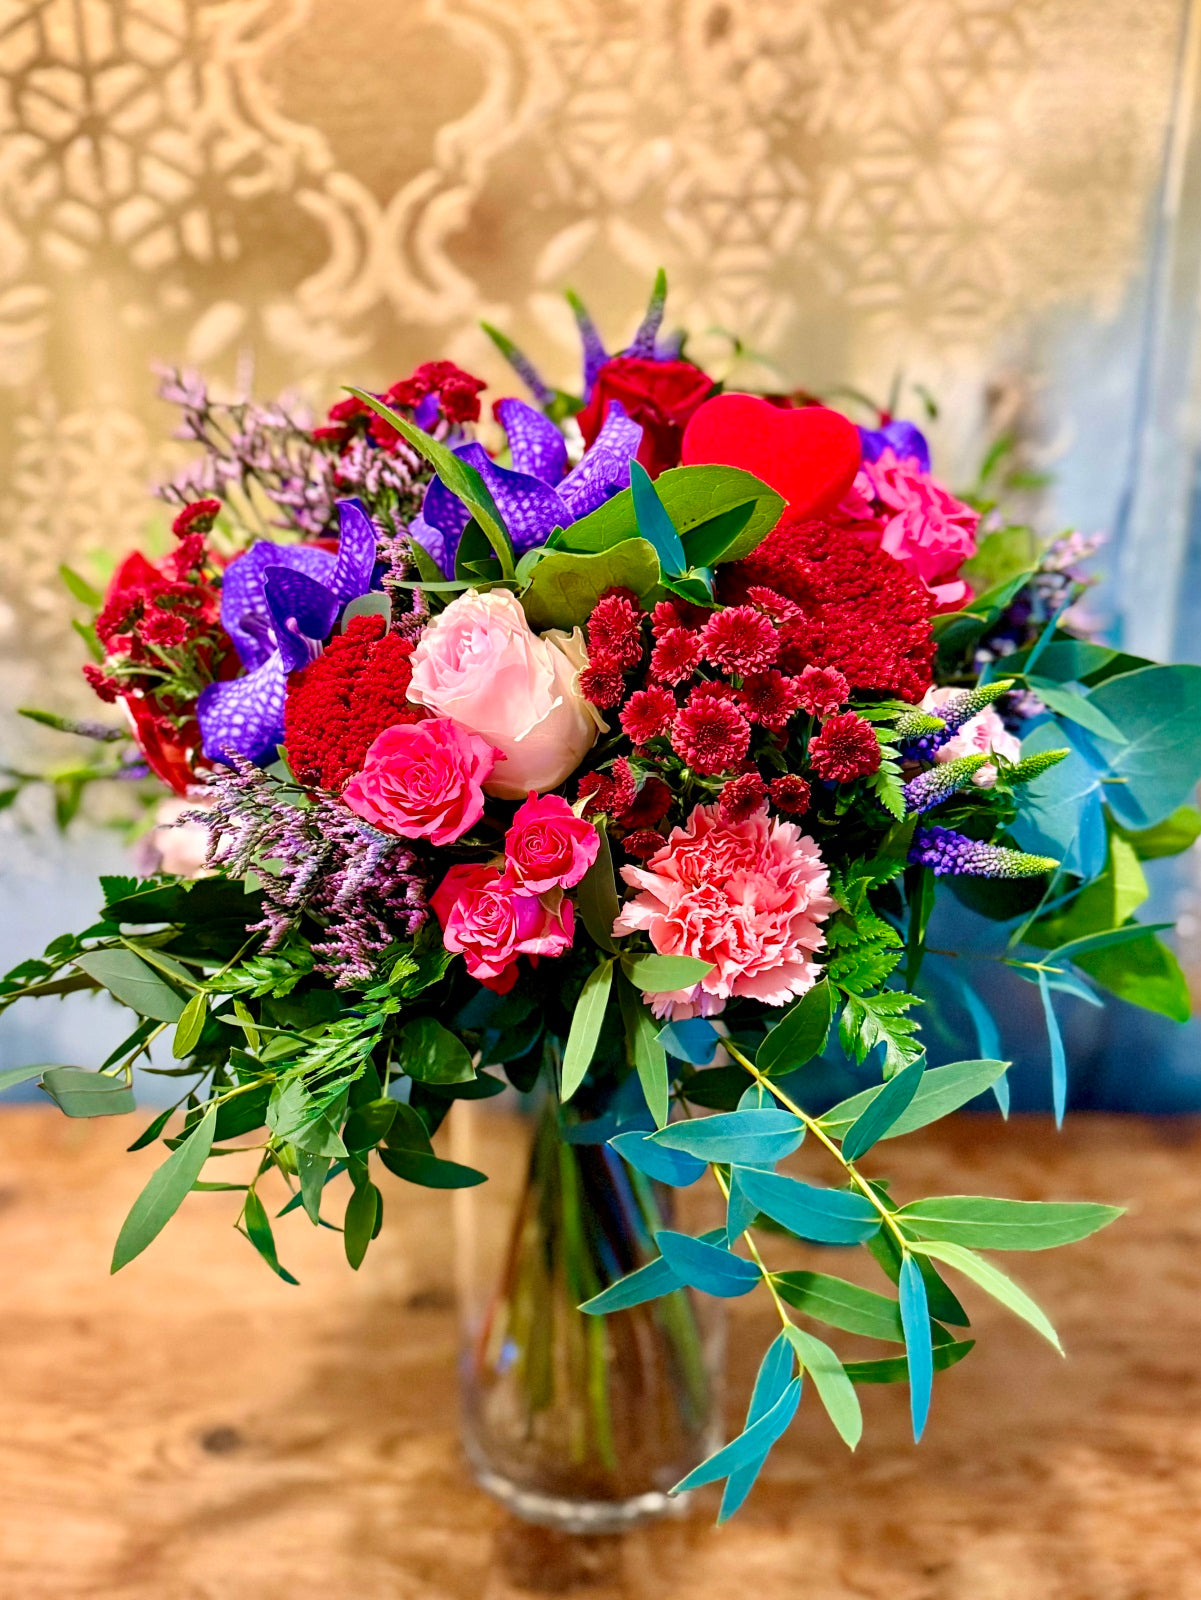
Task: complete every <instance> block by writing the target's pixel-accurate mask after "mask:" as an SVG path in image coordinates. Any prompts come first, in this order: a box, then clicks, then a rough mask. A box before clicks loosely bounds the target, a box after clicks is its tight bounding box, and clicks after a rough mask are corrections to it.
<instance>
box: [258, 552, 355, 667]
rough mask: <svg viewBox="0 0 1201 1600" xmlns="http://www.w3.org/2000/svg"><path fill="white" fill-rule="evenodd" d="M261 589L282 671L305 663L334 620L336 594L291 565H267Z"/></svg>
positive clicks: (317, 650)
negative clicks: (265, 599) (265, 576)
mask: <svg viewBox="0 0 1201 1600" xmlns="http://www.w3.org/2000/svg"><path fill="white" fill-rule="evenodd" d="M263 590H264V593H265V594H266V597H267V610H268V611H269V612H270V614H271V624H272V630H273V632H274V634H275V638H276V641H277V643H278V646H279V656H280V660H281V661H282V662H283V664H284V671H285V672H295V671H296V670H297V668H298V667H306V666H308V664H309V662H310V661H315V660H316V659H317V657H318V656H319V655H320V654H321V646H322V645H323V644H324V642H325V640H326V639H327V638H328V637H329V635H330V632H331V631H332V629H333V626H334V623H335V622H336V621H337V620H338V612H339V611H340V610H341V609H342V606H341V602H340V601H339V599H338V597H337V595H336V594H334V592H333V590H332V589H327V588H326V586H325V585H324V584H323V583H317V582H316V581H315V580H314V579H313V578H306V577H305V575H304V573H303V572H297V571H296V569H295V568H294V567H268V569H267V578H266V581H265V583H264V584H263Z"/></svg>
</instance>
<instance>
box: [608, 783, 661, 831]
mask: <svg viewBox="0 0 1201 1600" xmlns="http://www.w3.org/2000/svg"><path fill="white" fill-rule="evenodd" d="M674 799H675V796H674V795H673V794H672V792H671V790H670V789H669V788H668V786H667V784H665V783H664V782H663V779H662V778H656V777H654V776H653V775H652V776H650V777H647V778H643V780H642V786H641V788H640V789H639V790H638V793H637V794H636V795H635V796H634V798H633V800H632V801H631V802H630V804H629V805H628V806H626V808H625V810H624V811H622V812H620V813H619V815H618V817H617V821H618V822H619V823H620V824H621V826H622V827H623V828H633V829H635V830H638V829H640V828H653V827H655V826H656V824H658V823H660V822H662V820H663V818H664V817H665V816H666V815H667V813H668V812H669V811H670V810H671V807H672V801H673V800H674Z"/></svg>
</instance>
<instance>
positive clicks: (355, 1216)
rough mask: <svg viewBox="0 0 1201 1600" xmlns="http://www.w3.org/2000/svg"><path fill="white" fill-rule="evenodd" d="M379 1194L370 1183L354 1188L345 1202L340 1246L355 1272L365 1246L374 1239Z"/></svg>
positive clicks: (359, 1264) (361, 1259)
mask: <svg viewBox="0 0 1201 1600" xmlns="http://www.w3.org/2000/svg"><path fill="white" fill-rule="evenodd" d="M380 1200H381V1196H380V1192H379V1190H378V1189H377V1188H376V1187H375V1185H374V1184H373V1183H371V1182H367V1183H363V1184H361V1185H359V1186H356V1187H355V1188H354V1189H352V1190H351V1192H350V1199H349V1200H348V1201H347V1202H346V1217H345V1222H344V1225H343V1230H342V1244H343V1247H344V1249H345V1251H346V1259H347V1261H349V1262H350V1264H351V1266H352V1267H353V1268H354V1270H355V1271H356V1272H357V1271H358V1270H359V1268H360V1267H361V1266H362V1265H363V1257H364V1256H365V1255H366V1254H367V1246H368V1245H369V1244H370V1243H371V1241H372V1239H373V1238H374V1237H375V1222H376V1218H377V1217H378V1216H379V1208H380Z"/></svg>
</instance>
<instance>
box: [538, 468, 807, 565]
mask: <svg viewBox="0 0 1201 1600" xmlns="http://www.w3.org/2000/svg"><path fill="white" fill-rule="evenodd" d="M655 492H656V494H657V495H658V497H659V500H660V501H661V503H662V505H663V508H664V510H665V511H666V512H667V515H668V516H669V517H670V518H671V520H672V523H673V525H674V527H675V528H676V530H677V531H678V533H679V534H680V537H681V539H682V541H683V545H684V553H685V556H686V558H687V561H688V565H689V566H691V567H710V566H713V565H715V564H716V563H717V562H719V561H740V560H741V559H742V557H743V556H747V555H749V554H750V553H751V551H752V550H753V549H754V548H755V546H756V545H758V544H759V543H760V542H761V540H762V539H763V538H764V537H765V536H766V535H767V534H768V533H770V532H771V530H772V528H774V527H775V525H776V523H777V522H779V520H780V516H781V514H782V512H783V510H784V501H783V500H782V499H781V497H780V496H779V495H778V494H777V493H776V492H775V490H774V489H769V488H768V486H767V485H766V484H765V483H762V482H761V481H760V480H759V479H758V478H756V477H754V476H752V474H751V473H749V472H743V471H742V470H741V468H739V467H721V466H695V467H672V468H671V469H669V470H668V471H667V472H661V473H660V474H659V476H658V477H657V478H656V479H655ZM748 505H749V506H750V508H751V509H750V513H749V515H748V517H747V520H746V522H745V523H744V524H743V525H742V527H741V529H740V530H739V531H738V532H737V534H732V535H731V536H730V538H729V542H728V543H726V544H724V545H723V546H721V547H720V548H719V549H716V550H715V548H714V546H715V544H716V543H717V541H716V540H715V539H714V537H713V534H712V530H709V531H708V532H707V531H706V530H707V527H708V525H709V524H711V523H712V522H713V521H714V520H715V519H716V518H718V517H720V516H722V515H724V514H725V513H726V512H730V511H733V510H734V509H735V508H736V507H739V506H748ZM637 528H638V523H637V518H636V517H635V515H634V496H633V494H632V492H631V491H630V490H629V489H623V490H622V491H621V493H620V494H616V495H613V496H612V498H611V499H609V500H606V501H605V503H604V505H602V506H598V507H597V509H596V510H595V511H592V512H589V514H588V515H587V516H586V517H581V518H580V520H579V521H578V522H573V523H572V524H571V526H570V527H569V528H565V529H563V531H562V533H561V534H560V535H559V536H558V538H557V539H556V543H557V544H558V545H559V547H560V548H561V549H564V550H607V549H609V548H610V547H611V546H612V545H615V544H619V543H620V542H621V541H622V540H623V539H629V538H631V537H632V536H633V535H634V534H635V533H636V532H637ZM694 529H695V530H697V535H696V540H695V542H694V540H693V538H692V537H691V535H692V532H693V530H694Z"/></svg>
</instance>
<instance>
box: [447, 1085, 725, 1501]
mask: <svg viewBox="0 0 1201 1600" xmlns="http://www.w3.org/2000/svg"><path fill="white" fill-rule="evenodd" d="M464 1111H465V1112H467V1117H466V1118H461V1119H460V1121H459V1127H458V1132H457V1134H456V1137H455V1153H456V1155H457V1157H458V1158H459V1159H463V1160H469V1161H471V1163H472V1164H474V1165H477V1166H480V1167H482V1169H483V1170H484V1171H486V1172H488V1174H489V1182H488V1183H487V1184H485V1185H483V1186H481V1187H480V1188H477V1189H472V1190H461V1191H459V1192H458V1194H457V1195H456V1204H457V1206H458V1214H457V1218H456V1223H457V1233H458V1245H459V1248H458V1252H457V1255H458V1260H459V1264H460V1286H459V1287H460V1304H461V1307H462V1314H463V1346H462V1352H461V1387H462V1417H463V1440H464V1445H465V1448H466V1452H467V1456H468V1459H469V1461H470V1463H471V1466H472V1469H473V1471H474V1473H475V1476H476V1478H477V1480H478V1482H479V1483H480V1485H481V1487H483V1488H484V1489H486V1490H487V1491H488V1492H489V1493H490V1494H491V1495H493V1496H494V1497H495V1498H496V1499H498V1500H500V1501H502V1502H503V1503H504V1504H505V1505H506V1506H507V1507H508V1508H509V1509H510V1510H511V1511H512V1512H514V1513H515V1514H516V1515H517V1516H519V1517H522V1518H524V1519H525V1520H526V1521H529V1522H536V1523H541V1524H543V1525H546V1526H550V1527H556V1528H559V1529H562V1530H564V1531H567V1532H573V1533H603V1532H616V1531H618V1530H620V1529H622V1528H627V1527H630V1526H632V1525H633V1524H635V1523H637V1522H641V1521H645V1520H648V1519H650V1518H653V1517H658V1516H662V1515H664V1514H666V1513H668V1512H672V1511H676V1510H678V1509H680V1508H681V1506H682V1504H683V1503H684V1500H685V1498H686V1497H676V1498H671V1497H669V1496H668V1493H667V1491H668V1490H669V1489H670V1488H671V1487H672V1485H673V1484H675V1483H678V1482H679V1480H680V1479H681V1478H682V1477H684V1476H685V1474H686V1473H688V1472H689V1471H691V1469H692V1468H693V1467H695V1466H696V1465H697V1464H698V1463H699V1462H700V1461H702V1460H704V1458H705V1457H706V1456H707V1455H709V1454H711V1453H712V1451H713V1450H714V1449H715V1448H716V1447H717V1444H718V1443H719V1442H720V1441H719V1439H718V1430H719V1428H720V1423H721V1417H720V1409H721V1405H720V1403H721V1396H720V1387H721V1385H720V1373H721V1359H722V1354H723V1351H722V1344H723V1333H724V1326H723V1323H722V1319H721V1314H720V1307H718V1306H716V1305H715V1303H714V1302H713V1301H711V1300H700V1299H698V1297H696V1296H694V1295H693V1294H692V1293H691V1291H688V1290H679V1291H677V1292H675V1293H674V1294H670V1295H666V1296H664V1297H662V1298H661V1299H658V1300H653V1301H648V1302H647V1303H645V1304H643V1305H639V1306H634V1307H631V1308H630V1309H629V1310H625V1311H616V1312H611V1313H609V1314H608V1315H605V1316H588V1315H585V1314H584V1313H582V1312H581V1311H580V1310H579V1309H578V1307H579V1306H580V1304H581V1303H582V1302H584V1301H586V1300H589V1299H591V1298H592V1297H593V1296H594V1295H596V1294H599V1293H600V1291H601V1290H602V1289H605V1288H607V1287H608V1286H609V1285H610V1284H612V1283H615V1282H616V1281H617V1280H618V1279H619V1278H622V1277H624V1276H625V1275H626V1273H628V1272H632V1271H634V1270H635V1269H636V1268H637V1267H641V1266H645V1265H646V1263H647V1262H649V1261H653V1260H654V1259H655V1258H656V1257H657V1256H658V1254H659V1250H658V1247H657V1245H656V1244H655V1233H656V1232H657V1231H658V1230H659V1229H660V1228H664V1227H672V1226H674V1225H675V1215H674V1213H675V1209H676V1200H677V1192H676V1191H673V1190H671V1189H667V1188H665V1187H664V1186H663V1185H661V1184H658V1183H654V1182H652V1181H651V1180H650V1179H648V1178H646V1177H645V1176H644V1175H643V1174H641V1173H638V1172H635V1171H633V1169H632V1168H630V1167H628V1166H627V1165H626V1163H625V1162H623V1161H622V1159H621V1158H620V1156H618V1155H617V1154H616V1152H615V1151H613V1150H611V1149H610V1148H609V1147H608V1145H606V1144H604V1143H601V1142H597V1143H591V1142H589V1143H577V1142H573V1141H572V1139H571V1138H569V1137H567V1136H565V1130H564V1129H563V1127H562V1126H561V1121H560V1115H559V1108H558V1106H557V1105H556V1103H555V1102H554V1101H553V1100H550V1099H548V1100H547V1101H546V1102H545V1103H544V1105H543V1106H542V1108H541V1110H540V1112H539V1113H538V1114H537V1115H536V1116H535V1117H533V1118H532V1119H520V1118H518V1117H515V1116H513V1115H512V1114H508V1115H506V1114H505V1113H497V1112H496V1111H495V1110H493V1109H492V1108H489V1107H486V1106H479V1105H470V1106H468V1105H461V1106H459V1107H457V1108H456V1112H457V1113H458V1112H464ZM517 1124H521V1125H522V1126H521V1132H522V1134H523V1135H524V1141H525V1142H526V1143H528V1150H529V1154H528V1158H527V1159H526V1160H525V1161H524V1163H521V1164H519V1165H517V1166H516V1167H515V1164H514V1162H513V1158H512V1151H513V1148H514V1145H515V1144H517V1140H516V1139H515V1137H514V1132H515V1125H517ZM518 1148H520V1145H519V1146H518ZM522 1169H524V1178H523V1179H522V1178H521V1177H520V1174H521V1172H522ZM514 1178H517V1179H518V1181H517V1182H516V1183H515V1182H514V1181H513V1179H514Z"/></svg>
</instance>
